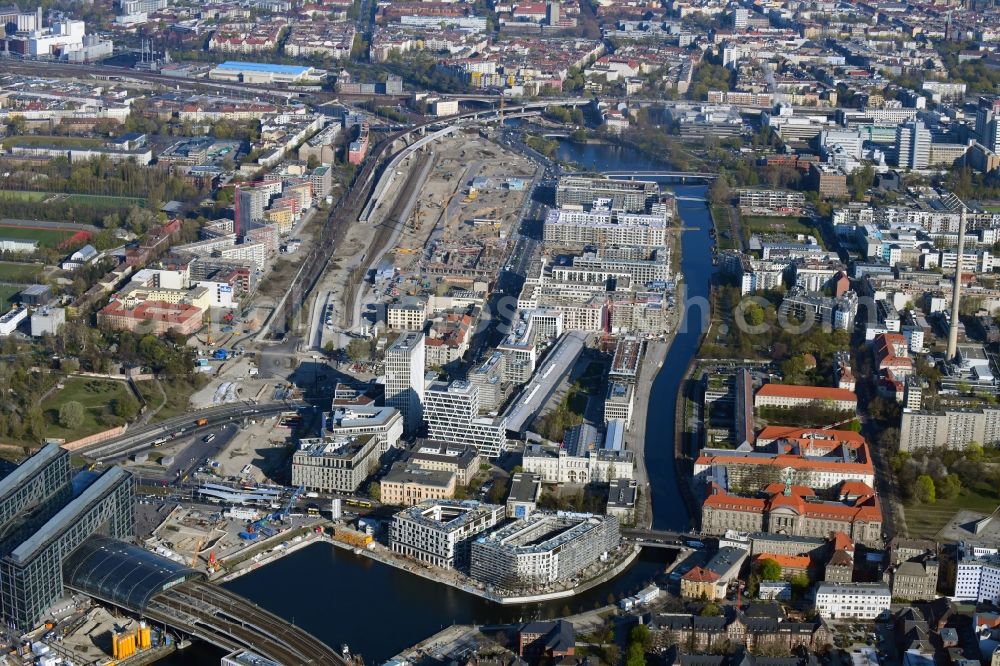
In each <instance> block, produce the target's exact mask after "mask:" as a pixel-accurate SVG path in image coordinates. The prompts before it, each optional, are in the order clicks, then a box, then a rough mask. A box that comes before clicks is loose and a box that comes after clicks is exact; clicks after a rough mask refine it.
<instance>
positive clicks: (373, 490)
mask: <svg viewBox="0 0 1000 666" xmlns="http://www.w3.org/2000/svg"><path fill="white" fill-rule="evenodd" d="M368 496H369V497H371V498H372V499H373V500H375V501H376V502H378V501H380V500H381V499H382V486H381V485H380V484H379V482H378V481H373V482H372V483H371V485H369V486H368Z"/></svg>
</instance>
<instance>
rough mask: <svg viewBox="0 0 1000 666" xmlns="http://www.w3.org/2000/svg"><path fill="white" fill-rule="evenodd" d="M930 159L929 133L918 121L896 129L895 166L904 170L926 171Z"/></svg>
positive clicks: (912, 121) (909, 122)
mask: <svg viewBox="0 0 1000 666" xmlns="http://www.w3.org/2000/svg"><path fill="white" fill-rule="evenodd" d="M930 158H931V132H930V130H928V129H927V128H926V127H924V124H923V123H922V122H920V121H919V120H911V121H908V122H905V123H903V124H901V125H899V126H897V127H896V164H897V165H898V166H899V167H902V168H904V169H926V168H927V165H928V164H929V163H930Z"/></svg>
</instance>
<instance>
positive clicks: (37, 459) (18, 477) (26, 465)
mask: <svg viewBox="0 0 1000 666" xmlns="http://www.w3.org/2000/svg"><path fill="white" fill-rule="evenodd" d="M60 455H65V456H67V457H69V451H65V450H63V448H62V447H60V446H59V445H58V444H46V445H45V446H44V447H42V450H41V451H39V452H38V453H36V454H35V455H33V456H31V457H30V458H28V459H27V460H25V461H24V462H23V463H21V464H20V465H18V466H17V469H15V470H14V471H13V472H11V473H10V474H8V475H7V476H5V477H4V478H3V479H0V499H3V498H5V497H7V496H8V495H10V494H11V493H13V492H14V491H15V490H16V489H17V488H19V487H20V486H21V485H23V484H24V482H25V481H27V480H29V479H31V478H33V477H34V476H36V475H37V474H38V473H39V472H41V471H42V470H43V469H44V468H45V467H46V466H47V465H48V464H49V463H51V462H52V461H53V460H55V459H56V458H58V457H59V456H60Z"/></svg>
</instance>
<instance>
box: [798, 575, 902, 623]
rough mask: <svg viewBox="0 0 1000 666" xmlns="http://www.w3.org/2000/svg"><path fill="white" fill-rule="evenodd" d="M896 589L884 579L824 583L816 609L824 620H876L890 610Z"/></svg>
mask: <svg viewBox="0 0 1000 666" xmlns="http://www.w3.org/2000/svg"><path fill="white" fill-rule="evenodd" d="M891 602H892V592H890V590H889V586H888V585H883V584H881V583H821V584H820V586H819V587H818V588H817V589H816V611H817V612H818V613H819V614H820V617H822V618H823V619H824V620H846V619H857V620H874V619H875V618H877V617H879V616H880V615H882V614H883V613H886V612H888V610H889V605H890V603H891Z"/></svg>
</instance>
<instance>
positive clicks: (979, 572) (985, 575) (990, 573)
mask: <svg viewBox="0 0 1000 666" xmlns="http://www.w3.org/2000/svg"><path fill="white" fill-rule="evenodd" d="M955 599H958V600H962V601H966V600H968V601H973V600H974V601H977V602H983V601H988V602H990V603H993V604H996V603H1000V550H998V549H997V548H994V547H986V546H973V545H970V544H967V543H964V542H963V543H961V544H959V547H958V565H957V566H956V571H955Z"/></svg>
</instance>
